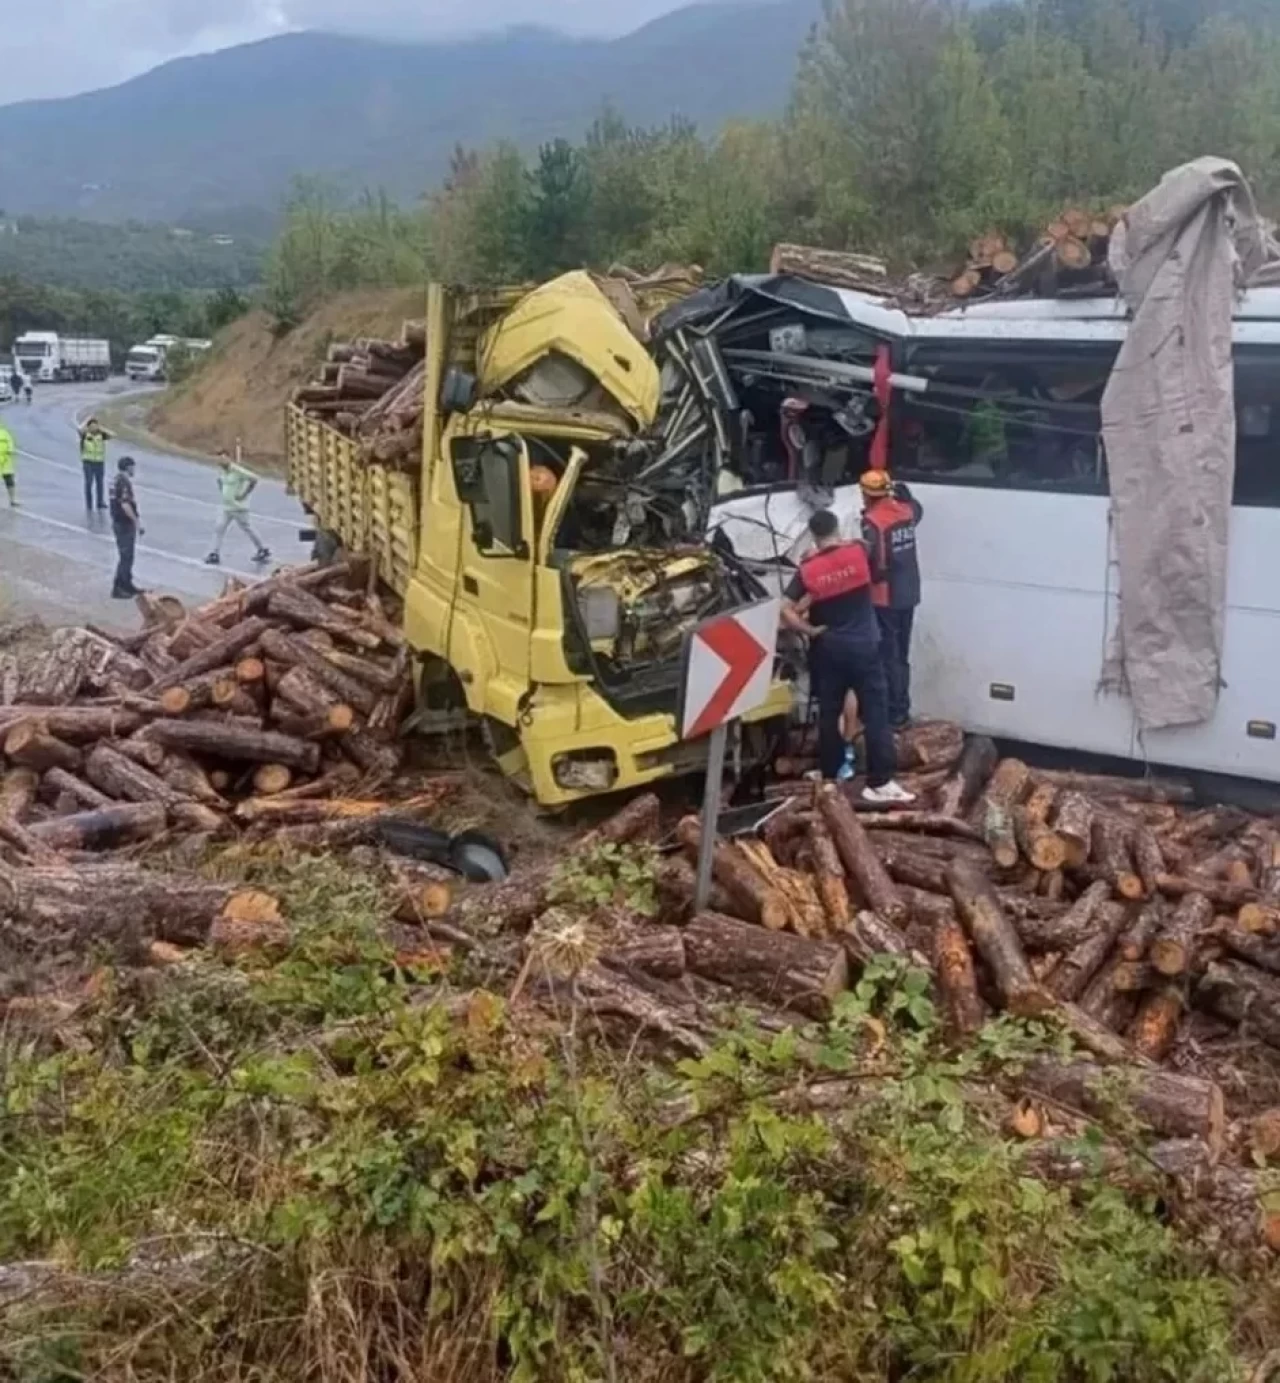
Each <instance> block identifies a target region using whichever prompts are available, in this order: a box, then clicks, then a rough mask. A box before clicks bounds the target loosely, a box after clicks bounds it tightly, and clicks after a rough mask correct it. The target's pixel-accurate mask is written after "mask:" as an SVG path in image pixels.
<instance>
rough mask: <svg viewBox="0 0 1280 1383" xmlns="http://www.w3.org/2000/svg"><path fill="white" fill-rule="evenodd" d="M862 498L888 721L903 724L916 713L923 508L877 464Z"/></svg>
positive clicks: (898, 726)
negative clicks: (914, 648) (914, 636)
mask: <svg viewBox="0 0 1280 1383" xmlns="http://www.w3.org/2000/svg"><path fill="white" fill-rule="evenodd" d="M862 503H863V509H862V540H863V542H865V543H866V545H867V548H868V550H869V551H870V552H871V555H872V558H873V562H874V565H875V567H876V568H877V570H878V572H879V574H880V579H879V580H877V582H876V584H875V586H874V587H873V588H872V591H871V599H872V601H873V602H874V604H875V607H876V618H877V619H878V620H879V622H880V648H881V652H882V655H883V658H884V670H885V676H886V677H887V678H888V681H889V724H890V725H891V726H892V727H893V728H894V729H895V730H901V729H903V728H904V727H905V726H906V725H907V723H908V721H910V719H911V632H912V628H913V626H914V624H915V618H916V606H918V605H919V604H920V562H919V559H918V557H917V554H916V525H917V524H918V523H919V522H920V520H921V518H922V517H923V516H924V508H923V506H922V505H921V504H920V501H919V500H918V499H916V498H915V497H914V496H913V495H912V493H911V491H910V490H909V489H907V487H906V486H905V485H902V484H897V485H895V484H894V482H893V479H892V477H891V476H890V475H889V473H888V471H877V470H870V471H864V472H863V475H862Z"/></svg>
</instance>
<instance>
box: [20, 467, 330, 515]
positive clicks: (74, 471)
mask: <svg viewBox="0 0 1280 1383" xmlns="http://www.w3.org/2000/svg"><path fill="white" fill-rule="evenodd" d="M17 451H18V455H19V456H25V457H26V458H27V460H28V461H39V462H40V463H41V464H42V465H45V466H53V467H54V468H55V469H56V470H60V471H66V472H68V474H70V475H75V476H82V475H83V474H84V472H83V471H82V470H81V469H80V467H79V466H72V465H70V464H69V463H68V462H66V461H55V460H54V459H53V457H52V456H41V455H40V453H39V452H36V451H27V450H26V448H25V447H18V448H17ZM193 464H194V463H193ZM133 488H134V489H135V490H136V491H137V492H138V493H139V494H140V495H155V496H156V497H157V498H159V499H169V500H176V501H177V502H178V503H179V504H194V505H195V506H196V507H197V508H200V509H211V510H213V512H214V513H217V514H221V513H222V506H221V505H220V504H214V503H213V502H212V501H211V500H205V499H192V498H191V497H190V496H189V495H178V494H175V493H174V492H173V491H172V490H159V489H157V488H156V487H155V486H154V485H143V484H141V483H140V482H136V481H135V482H134V486H133ZM304 519H305V515H304V516H303V518H298V519H278V518H276V517H275V515H274V514H264V513H262V512H261V511H260V510H250V512H249V521H250V522H251V523H255V522H258V521H261V522H263V523H275V524H281V525H283V526H284V527H285V528H293V529H298V528H302V527H303V526H304Z"/></svg>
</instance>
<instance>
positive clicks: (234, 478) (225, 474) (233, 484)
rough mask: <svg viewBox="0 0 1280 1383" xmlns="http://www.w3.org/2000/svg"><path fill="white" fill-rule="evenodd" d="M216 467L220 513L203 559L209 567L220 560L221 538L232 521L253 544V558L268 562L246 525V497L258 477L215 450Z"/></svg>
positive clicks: (268, 553)
mask: <svg viewBox="0 0 1280 1383" xmlns="http://www.w3.org/2000/svg"><path fill="white" fill-rule="evenodd" d="M218 466H219V473H218V491H219V493H220V494H221V496H222V514H221V517H220V518H219V519H218V526H217V528H216V529H215V530H214V534H213V551H212V552H210V553H209V555H208V557H206V558H205V562H206V563H207V564H208V565H209V566H211V567H216V566H217V565H218V564H219V563H220V562H221V561H222V540H223V538H225V537H226V536H227V529H228V528H230V527H231V525H232V524H235V525H236V526H237V527H238V528H240V529H242V530H243V531H244V532H245V533H246V534H247V535H248V537H249V541H250V542H251V543H252V544H253V546H254V554H253V560H254V561H255V562H267V561H269V560H270V559H271V551H270V549H269V548H268V547H267V545H266V544H265V543H264V542H263V541H262V539H261V538H259V537H258V535H257V534H256V533H255V532H254V531H253V529H252V527H251V526H250V524H249V496H250V495H251V494H252V493H253V492H254V490H255V489H256V488H257V485H258V477H257V476H256V475H254V473H253V472H252V471H251V470H250V469H249V468H248V467H247V466H242V465H241V464H240V462H239V461H233V460H232V459H231V457H230V456H228V455H227V453H226V452H225V451H224V452H219V453H218Z"/></svg>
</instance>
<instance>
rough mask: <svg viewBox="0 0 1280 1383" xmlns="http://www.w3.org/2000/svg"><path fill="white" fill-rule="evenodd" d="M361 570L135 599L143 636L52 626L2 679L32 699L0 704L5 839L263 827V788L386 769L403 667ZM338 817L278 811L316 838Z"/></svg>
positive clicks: (81, 841)
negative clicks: (199, 595)
mask: <svg viewBox="0 0 1280 1383" xmlns="http://www.w3.org/2000/svg"><path fill="white" fill-rule="evenodd" d="M362 577H363V572H362V571H361V570H360V568H359V564H357V563H349V564H339V565H334V566H330V567H306V568H299V569H294V570H287V571H283V572H280V573H278V574H276V575H274V576H272V577H270V578H269V579H268V580H266V581H263V582H261V583H259V584H258V585H257V586H251V587H248V588H246V589H243V590H241V589H234V590H231V591H230V592H229V593H228V594H227V595H224V596H222V597H220V598H219V599H217V600H214V601H211V602H209V603H208V604H206V605H204V606H202V607H200V608H199V609H195V610H192V611H190V612H188V611H187V610H185V609H184V608H182V606H181V605H180V604H179V603H178V602H175V601H164V602H161V601H154V600H151V599H149V598H145V597H144V598H142V599H141V600H140V602H139V603H140V608H141V610H142V613H143V618H144V627H143V628H142V630H140V631H139V632H138V633H137V634H130V635H120V636H118V637H113V636H110V635H107V634H105V633H101V632H97V631H91V630H64V631H59V634H58V635H57V636H55V638H54V640H53V642H52V645H51V647H50V648H49V650H48V651H47V652H44V653H41V654H38V655H37V656H36V657H35V658H34V659H33V660H31V661H30V662H29V663H28V664H27V665H26V666H25V667H24V668H22V669H20V675H19V676H18V677H16V678H14V679H11V686H10V693H9V694H10V695H11V696H13V697H21V698H30V699H21V700H17V701H15V702H14V703H13V704H9V705H0V849H6V848H7V852H8V854H9V856H10V858H14V857H19V858H20V857H24V856H26V857H31V858H35V857H37V856H39V857H41V858H44V857H46V856H47V855H48V854H49V853H50V852H58V851H77V850H102V849H111V848H115V847H117V846H120V845H126V844H132V843H136V842H138V841H141V840H146V839H151V838H154V837H157V836H160V835H162V834H165V833H167V832H177V833H180V834H181V833H192V832H208V833H211V834H229V833H231V832H232V831H234V830H236V829H239V828H241V827H245V828H248V829H263V827H262V826H261V825H260V823H261V822H262V821H264V820H266V819H267V816H266V813H259V811H258V808H259V807H260V806H262V805H263V804H267V803H273V802H279V803H281V804H282V805H283V804H284V803H285V802H286V801H289V800H294V801H300V800H303V799H310V798H313V797H314V798H329V799H336V801H338V802H340V801H342V800H345V799H346V798H347V796H348V795H349V794H350V793H351V792H352V790H353V788H354V787H355V786H356V785H358V784H359V783H360V780H361V779H363V778H368V779H370V780H371V782H372V783H374V784H377V783H379V782H382V781H384V780H387V779H389V778H391V777H392V776H393V775H395V774H396V773H397V771H398V770H399V769H400V767H401V762H402V748H401V744H400V741H399V739H398V738H397V731H398V730H399V726H400V721H401V720H402V718H403V715H404V714H405V713H406V711H407V710H408V708H409V707H410V706H411V704H412V686H411V680H410V669H409V665H408V659H407V656H406V652H405V648H404V644H403V638H402V636H401V635H400V634H399V633H398V631H397V630H396V629H395V627H394V624H393V623H392V622H391V621H389V620H388V619H387V616H386V612H385V610H383V609H382V607H381V605H380V604H378V603H377V602H376V601H374V600H371V599H367V598H366V596H365V595H364V593H363V580H362ZM441 783H442V784H445V783H447V780H441ZM442 790H444V789H443V787H442ZM363 795H364V796H365V797H368V796H371V795H372V794H370V793H368V792H365V793H364V794H363ZM332 804H333V803H332V802H331V803H330V805H332ZM379 811H380V812H382V813H384V814H394V813H395V811H396V808H395V807H394V806H393V805H392V804H388V803H379ZM340 817H341V813H335V815H334V816H333V817H328V818H324V817H315V818H313V819H311V820H308V821H305V822H304V821H302V820H301V819H299V818H295V819H293V820H290V821H288V822H287V823H283V824H285V825H288V826H291V827H294V826H300V825H304V824H305V825H306V826H307V827H309V828H310V836H309V837H308V840H309V841H314V842H315V843H320V844H323V843H325V835H326V829H327V828H328V827H331V826H332V825H333V823H334V822H335V821H337V820H338V819H339V818H340ZM341 824H343V826H344V831H345V835H344V831H335V832H334V834H335V835H336V836H344V838H350V837H351V836H352V835H353V834H354V832H353V831H352V829H351V825H350V818H349V817H348V818H346V819H345V821H343V822H342V823H341Z"/></svg>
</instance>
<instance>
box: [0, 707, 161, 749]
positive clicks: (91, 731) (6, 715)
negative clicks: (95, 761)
mask: <svg viewBox="0 0 1280 1383" xmlns="http://www.w3.org/2000/svg"><path fill="white" fill-rule="evenodd" d="M32 717H35V719H37V720H38V721H39V722H40V723H41V724H42V725H45V726H47V727H48V730H49V733H50V734H51V735H55V736H56V737H57V738H58V739H60V740H66V741H67V742H68V743H69V744H81V745H83V744H96V743H97V742H98V740H103V739H117V738H123V737H124V736H125V735H131V734H133V732H134V731H135V730H137V729H138V728H139V726H141V724H142V716H141V715H139V714H137V713H136V712H134V711H129V710H120V709H117V708H116V707H114V706H55V707H43V706H5V707H3V708H0V731H4V730H8V729H11V728H12V727H13V726H14V725H16V724H17V723H18V722H19V721H22V720H27V719H30V718H32Z"/></svg>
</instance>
